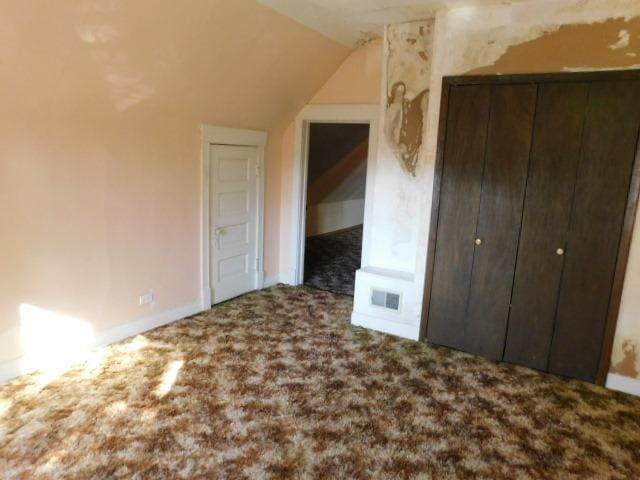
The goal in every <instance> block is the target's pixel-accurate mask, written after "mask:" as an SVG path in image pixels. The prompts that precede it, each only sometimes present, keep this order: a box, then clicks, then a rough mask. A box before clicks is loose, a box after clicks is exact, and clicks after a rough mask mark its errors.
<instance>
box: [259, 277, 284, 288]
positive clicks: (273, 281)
mask: <svg viewBox="0 0 640 480" xmlns="http://www.w3.org/2000/svg"><path fill="white" fill-rule="evenodd" d="M279 283H282V282H281V281H280V275H272V276H270V277H265V279H264V284H263V288H269V287H273V286H274V285H277V284H279Z"/></svg>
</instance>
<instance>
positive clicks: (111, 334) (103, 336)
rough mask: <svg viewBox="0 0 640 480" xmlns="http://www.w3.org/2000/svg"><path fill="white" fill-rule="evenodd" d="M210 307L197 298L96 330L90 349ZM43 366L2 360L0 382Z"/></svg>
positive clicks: (22, 359) (80, 359)
mask: <svg viewBox="0 0 640 480" xmlns="http://www.w3.org/2000/svg"><path fill="white" fill-rule="evenodd" d="M209 308H211V307H210V306H209V307H205V308H203V301H202V300H197V301H195V302H193V303H190V304H188V305H183V306H180V307H177V308H174V309H172V310H167V311H165V312H159V313H156V314H153V315H149V316H146V317H143V318H140V319H138V320H134V321H132V322H129V323H125V324H123V325H118V326H116V327H113V328H109V329H107V330H103V331H101V332H96V334H95V335H94V339H93V341H92V342H91V345H90V348H89V351H90V350H91V349H94V348H99V347H104V346H107V345H110V344H112V343H116V342H119V341H121V340H124V339H125V338H129V337H133V336H135V335H139V334H141V333H144V332H148V331H149V330H153V329H154V328H158V327H161V326H163V325H167V324H169V323H173V322H175V321H178V320H182V319H183V318H185V317H189V316H191V315H195V314H196V313H200V312H202V311H204V310H208V309H209ZM89 351H88V352H87V354H88V353H89ZM82 360H83V359H82V358H76V359H75V360H74V362H73V363H75V362H81V361H82ZM43 367H46V365H34V364H33V363H31V362H29V364H27V362H26V360H25V358H24V357H19V358H15V359H13V360H8V361H5V362H2V363H0V383H2V382H6V381H7V380H11V379H12V378H16V377H19V376H21V375H27V374H29V373H33V372H35V371H37V370H39V369H41V368H43Z"/></svg>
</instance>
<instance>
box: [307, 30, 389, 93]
mask: <svg viewBox="0 0 640 480" xmlns="http://www.w3.org/2000/svg"><path fill="white" fill-rule="evenodd" d="M382 56H383V53H382V39H381V38H377V39H374V40H371V41H369V42H368V43H366V44H364V45H362V46H361V47H360V48H358V49H356V50H354V51H353V53H352V54H351V55H349V57H348V58H347V59H346V60H345V61H344V63H343V64H342V65H340V68H338V70H336V72H335V73H334V74H333V75H332V76H331V78H330V79H329V80H327V83H325V84H324V85H323V86H322V88H321V89H320V90H318V92H317V93H316V94H315V95H314V96H313V98H312V99H311V101H310V102H309V103H311V104H323V103H333V104H336V103H379V102H380V82H381V79H382Z"/></svg>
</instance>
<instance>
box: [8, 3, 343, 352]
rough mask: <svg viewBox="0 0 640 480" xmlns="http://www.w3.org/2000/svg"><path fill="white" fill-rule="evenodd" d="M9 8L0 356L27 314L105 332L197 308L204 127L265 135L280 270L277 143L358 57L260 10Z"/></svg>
mask: <svg viewBox="0 0 640 480" xmlns="http://www.w3.org/2000/svg"><path fill="white" fill-rule="evenodd" d="M0 10H1V11H2V26H1V27H0V59H1V61H0V70H1V72H2V73H1V74H0V104H1V105H2V108H1V109H0V225H1V229H0V252H2V255H1V256H0V272H2V273H1V274H0V361H2V360H6V359H9V358H13V357H16V356H18V355H20V354H21V353H23V352H24V348H25V346H24V345H23V344H22V341H21V329H23V328H24V309H23V315H22V316H21V312H20V306H21V305H29V306H32V307H37V308H38V309H42V310H37V311H38V312H41V313H42V318H45V319H46V318H52V319H55V318H61V317H56V315H57V314H63V315H66V316H71V317H73V318H77V319H80V320H81V321H84V322H86V323H87V324H88V325H89V326H90V327H91V328H93V329H95V330H103V329H106V328H109V327H112V326H115V325H118V324H123V323H126V322H129V321H131V320H134V319H136V318H140V317H144V316H147V315H150V314H155V313H159V312H163V311H166V310H169V309H173V308H176V307H179V306H182V305H185V304H190V303H192V302H195V301H197V300H198V298H199V297H200V194H201V187H200V182H201V178H200V177H201V175H200V169H201V160H200V124H201V123H207V124H217V125H225V126H231V127H239V128H253V129H261V130H267V131H268V132H269V135H270V137H269V138H270V141H269V144H268V148H267V154H266V156H267V164H268V165H267V172H266V219H265V228H266V232H265V246H266V251H267V252H268V255H267V257H266V259H265V267H266V270H267V274H273V273H275V272H277V270H278V237H279V208H280V178H281V169H280V159H281V158H282V141H281V139H282V133H283V132H284V130H285V127H286V125H287V124H288V122H289V121H290V119H291V118H293V116H294V115H295V113H296V112H297V111H298V110H299V109H300V108H301V107H302V106H303V105H304V103H305V102H307V101H308V99H309V98H311V96H312V95H313V94H314V93H315V92H317V91H318V89H319V88H320V87H321V86H322V85H323V84H324V82H325V81H326V80H327V78H329V77H330V75H331V74H332V73H333V72H334V71H335V70H336V68H337V67H338V66H339V65H340V64H341V63H342V61H343V60H344V59H345V58H346V57H347V56H348V55H349V53H350V51H349V49H347V48H346V47H344V46H342V45H340V44H338V43H336V42H333V41H331V40H328V39H327V38H325V37H323V36H321V35H320V34H318V33H316V32H314V31H312V30H310V29H307V28H306V27H303V26H302V25H300V24H298V23H296V22H293V21H292V20H290V19H288V18H286V17H284V16H281V15H279V14H277V13H275V12H273V11H272V10H269V9H267V8H265V7H262V6H259V5H258V4H257V3H255V2H254V1H252V0H234V1H215V0H214V1H211V0H189V1H188V2H186V3H185V2H156V1H153V0H137V1H135V2H131V1H126V0H111V1H106V0H105V1H93V0H82V1H73V0H71V1H65V2H41V1H36V0H25V1H20V2H15V1H11V0H0ZM149 289H154V291H155V294H156V303H155V305H154V307H153V308H148V307H139V306H138V296H139V295H140V294H142V293H144V292H146V291H148V290H149ZM28 311H29V312H31V313H33V311H34V310H33V309H31V310H28ZM45 311H46V312H50V315H49V317H47V314H45ZM52 321H53V320H52ZM62 323H64V322H62Z"/></svg>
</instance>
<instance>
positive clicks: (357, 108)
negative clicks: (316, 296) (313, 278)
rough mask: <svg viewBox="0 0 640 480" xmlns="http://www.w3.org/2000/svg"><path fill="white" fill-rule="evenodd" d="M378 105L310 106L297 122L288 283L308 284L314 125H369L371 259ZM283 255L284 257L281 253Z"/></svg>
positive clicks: (365, 244) (366, 207)
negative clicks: (306, 248) (311, 128)
mask: <svg viewBox="0 0 640 480" xmlns="http://www.w3.org/2000/svg"><path fill="white" fill-rule="evenodd" d="M379 115H380V105H378V104H344V105H307V106H306V107H304V108H303V109H302V110H301V111H300V113H299V114H298V116H297V117H296V120H295V133H294V135H295V137H294V150H293V195H292V197H291V198H292V200H293V208H292V209H291V210H292V216H291V226H292V228H291V240H290V242H291V243H290V245H291V247H292V248H291V249H290V253H285V254H287V255H288V256H289V265H290V270H289V272H287V280H288V281H287V282H286V283H290V284H292V285H301V284H302V283H303V282H304V244H305V228H306V205H307V171H308V164H309V125H310V124H311V123H361V124H368V125H369V151H368V157H367V177H366V190H365V200H364V233H363V245H362V259H363V263H366V262H365V260H366V259H367V258H368V251H369V246H368V241H367V238H368V235H367V234H366V232H367V223H368V222H367V219H368V218H370V213H369V210H370V209H371V208H372V205H373V202H372V201H371V199H370V198H369V196H370V194H371V188H372V187H373V181H374V175H375V170H376V169H375V159H376V153H377V147H378V117H379ZM281 254H282V253H281Z"/></svg>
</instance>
